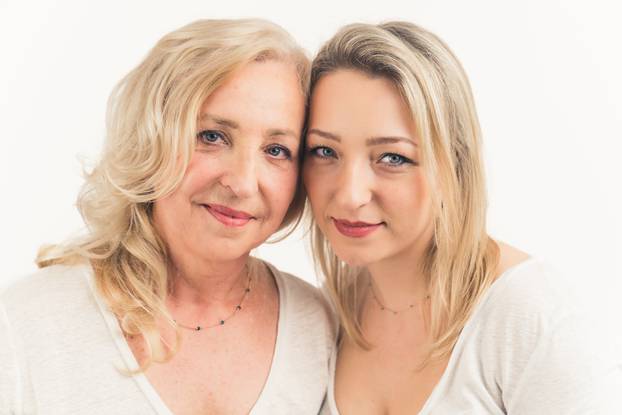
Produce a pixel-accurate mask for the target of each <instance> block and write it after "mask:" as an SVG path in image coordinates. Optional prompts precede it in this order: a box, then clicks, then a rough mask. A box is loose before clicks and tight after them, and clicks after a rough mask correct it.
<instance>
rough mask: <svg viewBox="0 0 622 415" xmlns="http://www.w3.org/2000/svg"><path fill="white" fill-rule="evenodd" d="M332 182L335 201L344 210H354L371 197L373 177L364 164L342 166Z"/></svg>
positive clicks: (367, 201)
mask: <svg viewBox="0 0 622 415" xmlns="http://www.w3.org/2000/svg"><path fill="white" fill-rule="evenodd" d="M334 184H335V185H336V186H337V189H336V192H335V202H336V203H337V205H338V206H339V207H341V208H342V209H344V210H348V211H355V210H356V209H358V208H360V207H361V206H364V205H366V204H367V203H369V202H370V201H371V199H372V195H373V191H372V188H373V177H371V175H370V172H369V168H367V167H366V166H365V165H364V164H354V163H353V164H351V165H348V166H344V167H343V168H342V169H341V171H340V173H339V176H338V177H337V178H336V180H335V183H334Z"/></svg>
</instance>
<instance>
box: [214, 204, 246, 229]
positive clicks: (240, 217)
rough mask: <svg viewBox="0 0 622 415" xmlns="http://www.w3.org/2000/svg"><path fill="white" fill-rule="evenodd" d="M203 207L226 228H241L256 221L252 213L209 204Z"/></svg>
mask: <svg viewBox="0 0 622 415" xmlns="http://www.w3.org/2000/svg"><path fill="white" fill-rule="evenodd" d="M203 207H205V209H206V210H207V211H208V212H209V213H211V214H212V216H213V217H214V218H216V219H217V220H218V221H219V222H220V223H222V224H223V225H225V226H232V227H240V226H244V225H246V224H247V223H248V222H250V220H251V219H254V217H253V215H251V214H250V213H247V212H244V211H241V210H235V209H231V208H230V207H227V206H223V205H215V204H207V205H203Z"/></svg>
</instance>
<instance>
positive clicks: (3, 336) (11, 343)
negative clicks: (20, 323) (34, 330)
mask: <svg viewBox="0 0 622 415" xmlns="http://www.w3.org/2000/svg"><path fill="white" fill-rule="evenodd" d="M21 391H22V382H21V375H20V371H19V365H18V359H17V347H16V344H15V339H14V336H13V333H12V331H11V325H10V323H9V319H8V316H7V313H6V310H5V308H4V304H3V303H2V302H1V301H0V414H22V413H23V412H22V409H21V408H22V403H21V401H22V397H21Z"/></svg>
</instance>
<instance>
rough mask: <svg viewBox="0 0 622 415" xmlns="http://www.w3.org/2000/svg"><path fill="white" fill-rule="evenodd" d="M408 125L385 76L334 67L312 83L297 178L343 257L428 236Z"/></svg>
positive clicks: (408, 247)
mask: <svg viewBox="0 0 622 415" xmlns="http://www.w3.org/2000/svg"><path fill="white" fill-rule="evenodd" d="M414 127H415V126H414V123H413V121H412V117H411V115H410V112H409V108H408V106H407V105H406V104H405V103H404V101H403V99H402V98H401V96H400V94H399V92H398V90H397V89H396V88H395V86H394V85H393V84H392V83H391V81H389V80H388V79H385V78H382V77H370V76H369V75H367V74H364V73H362V72H360V71H356V70H345V69H342V70H337V71H335V72H332V73H330V74H328V75H325V76H324V77H322V78H321V79H320V80H319V81H318V82H317V84H316V86H315V88H314V91H313V95H312V99H311V108H310V118H309V128H308V131H307V137H306V140H307V142H306V154H305V164H304V169H303V174H304V183H305V186H306V189H307V192H308V197H309V200H310V202H311V208H312V210H313V216H314V218H315V221H316V222H317V224H318V226H319V227H320V229H321V231H322V232H323V234H324V235H325V236H326V238H327V239H328V241H329V242H330V244H331V246H332V248H333V250H334V251H335V253H336V254H337V256H339V257H340V258H341V259H342V260H343V261H345V262H347V263H349V264H350V265H370V264H373V263H376V262H379V261H384V260H390V259H397V257H401V256H404V255H419V254H421V253H422V252H423V250H424V249H425V247H426V246H427V244H428V243H429V241H430V239H431V237H432V234H433V222H432V220H431V218H432V215H431V210H432V209H431V206H432V204H431V197H430V189H429V186H428V182H427V180H426V177H425V175H424V171H423V169H422V168H421V167H420V166H419V161H420V151H419V149H418V140H417V137H416V134H415V128H414Z"/></svg>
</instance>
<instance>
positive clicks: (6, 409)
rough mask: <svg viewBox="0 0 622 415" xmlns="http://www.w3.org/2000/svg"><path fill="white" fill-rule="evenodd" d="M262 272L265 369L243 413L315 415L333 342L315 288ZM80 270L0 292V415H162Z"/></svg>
mask: <svg viewBox="0 0 622 415" xmlns="http://www.w3.org/2000/svg"><path fill="white" fill-rule="evenodd" d="M269 267H270V269H271V271H272V273H273V275H274V277H275V280H276V285H277V287H278V291H279V320H278V332H277V338H276V345H275V351H274V356H273V359H272V366H271V369H270V373H269V375H268V379H267V380H266V383H265V385H264V388H263V390H262V392H261V395H260V397H259V399H258V400H257V402H256V403H255V405H254V407H253V409H252V410H251V412H250V413H251V414H253V415H263V414H269V415H277V414H284V415H285V414H287V415H289V414H309V415H316V414H317V413H318V411H319V409H320V406H321V404H322V401H323V399H324V396H325V393H326V386H327V383H328V359H329V357H330V355H331V352H332V349H333V342H334V328H333V323H332V317H331V315H330V309H329V308H328V307H327V305H326V303H325V302H324V301H323V298H322V297H321V295H320V294H319V291H318V290H317V289H315V288H314V287H312V286H311V285H309V284H308V283H306V282H304V281H302V280H300V279H298V278H295V277H293V276H291V275H289V274H285V273H281V272H279V271H278V270H276V269H275V268H274V267H272V266H270V265H269ZM93 282H94V281H93V272H92V269H91V268H90V267H89V266H77V267H68V266H52V267H48V268H44V269H42V270H39V271H38V272H37V273H35V274H34V275H32V276H30V277H27V278H25V279H22V280H20V281H18V282H17V283H16V284H14V285H12V286H11V287H9V288H8V289H7V290H6V291H5V292H3V293H2V295H0V414H2V415H4V414H33V413H37V414H89V415H97V414H102V415H103V414H106V415H109V414H132V415H139V414H159V415H172V412H171V411H170V409H168V408H167V407H166V405H165V403H164V402H163V401H162V399H161V398H160V397H159V395H158V393H157V392H156V390H155V389H154V388H153V386H152V385H151V384H150V383H149V381H148V380H147V378H146V376H145V375H143V374H139V375H135V376H126V375H124V374H122V373H120V371H119V369H125V370H127V369H129V370H135V369H137V368H138V364H137V362H136V359H135V358H134V355H133V353H132V351H131V349H130V348H129V346H128V344H127V342H126V341H125V338H124V337H123V334H122V332H121V329H120V328H119V325H118V323H117V320H116V318H115V317H114V315H113V314H112V313H111V312H110V310H109V308H108V307H107V306H106V304H105V303H104V301H103V300H102V298H101V297H100V296H99V295H98V293H97V292H96V290H95V289H94V284H93Z"/></svg>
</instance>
